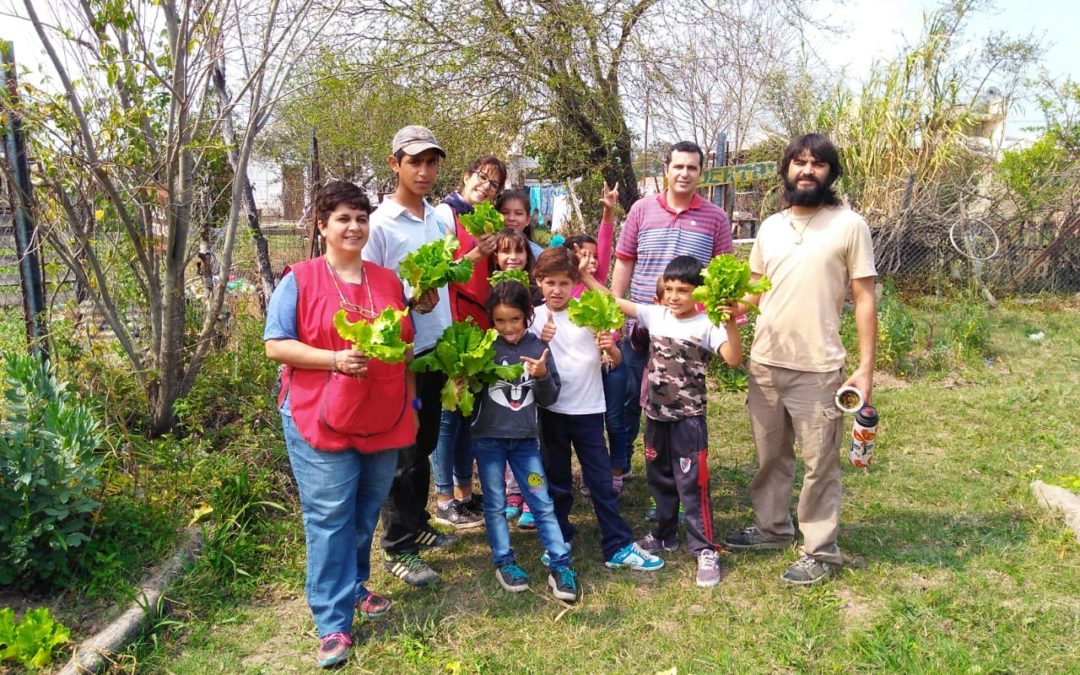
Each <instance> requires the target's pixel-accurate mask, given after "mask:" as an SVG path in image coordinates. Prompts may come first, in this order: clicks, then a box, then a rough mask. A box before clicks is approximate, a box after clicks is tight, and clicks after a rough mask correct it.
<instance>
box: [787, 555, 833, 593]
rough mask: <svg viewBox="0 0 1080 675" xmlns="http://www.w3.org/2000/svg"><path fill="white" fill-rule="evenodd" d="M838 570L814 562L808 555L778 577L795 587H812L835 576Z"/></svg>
mask: <svg viewBox="0 0 1080 675" xmlns="http://www.w3.org/2000/svg"><path fill="white" fill-rule="evenodd" d="M839 568H840V566H839V565H834V564H832V563H827V562H823V561H821V560H815V559H814V558H811V557H810V556H808V555H804V556H803V557H801V558H799V559H798V560H796V561H795V562H793V563H791V566H790V567H788V568H787V569H786V570H784V573H783V574H781V575H780V579H781V580H782V581H786V582H787V583H789V584H793V585H795V586H812V585H814V584H816V583H819V582H822V581H825V580H826V579H828V578H829V577H830V576H832V575H833V574H836V571H837V570H838V569H839Z"/></svg>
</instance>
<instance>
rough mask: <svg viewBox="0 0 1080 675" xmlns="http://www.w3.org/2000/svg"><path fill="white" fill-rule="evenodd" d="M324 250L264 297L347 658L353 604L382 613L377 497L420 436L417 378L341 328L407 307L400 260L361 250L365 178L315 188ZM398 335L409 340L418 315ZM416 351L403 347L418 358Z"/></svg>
mask: <svg viewBox="0 0 1080 675" xmlns="http://www.w3.org/2000/svg"><path fill="white" fill-rule="evenodd" d="M315 210H316V216H317V219H318V226H319V233H320V234H321V235H322V237H323V239H324V240H325V242H326V254H325V255H324V256H321V257H319V258H313V259H311V260H306V261H304V262H301V263H298V264H296V265H294V266H293V267H292V269H291V270H287V271H286V275H285V276H284V277H283V278H282V280H281V283H280V284H279V285H278V287H277V289H276V290H275V291H274V294H273V296H272V297H271V298H270V303H269V306H268V307H267V317H266V327H265V329H264V331H263V340H264V341H265V343H266V355H267V356H268V357H270V358H271V359H273V360H274V361H277V362H279V363H282V364H285V368H284V370H283V372H282V376H281V384H282V387H281V394H280V398H279V407H280V410H281V423H282V427H283V429H284V432H285V446H286V448H287V449H288V452H289V463H290V464H291V465H292V470H293V475H294V476H295V477H296V482H297V485H298V487H299V491H300V507H301V512H302V514H303V520H304V534H305V537H306V540H307V584H306V592H307V600H308V605H309V606H310V607H311V611H312V614H314V616H315V624H316V626H317V628H318V632H319V638H320V644H319V650H318V655H317V659H318V662H319V665H320V666H323V667H329V666H332V665H335V664H337V663H341V662H342V661H344V660H345V659H346V658H348V654H349V650H350V649H351V647H352V637H351V633H352V625H353V618H354V614H356V613H359V614H361V615H362V616H365V617H367V618H374V617H377V616H380V615H382V614H385V613H386V612H387V611H388V610H389V609H390V604H391V603H390V600H388V599H387V598H384V597H382V596H379V595H376V594H374V593H372V592H370V591H368V589H367V588H366V587H365V586H364V582H366V581H367V579H368V576H369V573H370V563H369V560H370V556H371V540H372V534H373V532H374V531H375V524H376V522H377V521H378V517H379V509H380V508H381V507H382V504H383V502H384V501H385V500H386V496H387V494H388V493H389V491H390V484H391V482H392V481H393V478H394V469H395V467H396V466H397V455H398V449H400V448H403V447H407V446H409V445H411V444H412V443H414V442H415V440H416V420H415V414H416V412H415V410H414V406H413V405H412V404H411V403H410V402H411V401H413V400H414V398H415V395H414V393H413V392H414V391H415V382H414V376H413V374H412V373H410V372H408V371H407V370H406V368H405V364H402V363H399V364H394V365H391V364H387V363H383V362H381V361H378V360H375V359H369V358H368V357H366V356H365V355H364V354H362V353H360V352H357V351H354V350H353V349H351V348H350V345H349V343H348V342H346V341H345V340H343V339H342V338H341V337H340V336H339V335H338V334H337V330H336V329H335V328H334V323H333V318H334V315H335V314H336V313H337V312H338V311H339V310H345V312H346V314H347V315H348V318H349V320H350V321H354V322H355V321H358V320H361V319H363V320H367V321H371V320H372V319H374V318H375V317H376V316H378V314H379V313H380V312H382V310H383V309H385V308H386V307H393V308H395V309H397V310H401V309H404V307H405V302H404V292H403V289H402V285H401V282H400V281H399V280H398V279H397V277H396V276H395V275H394V273H393V272H391V271H390V270H388V269H386V268H384V267H380V266H379V265H376V264H374V263H372V262H365V261H364V260H362V259H361V257H360V251H361V250H362V249H363V248H364V244H365V243H367V239H368V233H369V229H368V216H369V215H370V213H371V204H370V203H369V202H368V199H367V196H365V194H364V193H363V191H362V190H361V189H360V188H358V187H357V186H355V185H353V184H351V183H346V182H344V181H335V182H332V183H329V184H328V185H326V186H325V187H323V188H322V189H321V190H319V193H318V194H317V195H316V197H315ZM401 336H402V339H403V340H404V341H405V342H412V336H413V329H412V322H411V321H404V322H402V331H401ZM411 356H412V355H411V353H410V354H408V355H407V358H411Z"/></svg>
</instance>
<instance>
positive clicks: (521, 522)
mask: <svg viewBox="0 0 1080 675" xmlns="http://www.w3.org/2000/svg"><path fill="white" fill-rule="evenodd" d="M518 527H520V528H521V529H523V530H535V529H536V517H535V516H533V514H532V511H525V512H523V513H522V514H521V517H520V518H518Z"/></svg>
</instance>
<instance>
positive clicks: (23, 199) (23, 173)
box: [0, 40, 49, 358]
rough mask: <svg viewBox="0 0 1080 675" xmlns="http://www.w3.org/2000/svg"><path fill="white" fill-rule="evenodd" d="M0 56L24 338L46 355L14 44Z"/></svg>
mask: <svg viewBox="0 0 1080 675" xmlns="http://www.w3.org/2000/svg"><path fill="white" fill-rule="evenodd" d="M0 60H2V63H3V68H4V84H5V85H6V87H7V95H6V97H5V100H4V101H2V103H3V106H2V112H3V118H4V122H5V123H4V154H5V155H6V156H7V163H8V166H9V168H10V172H11V188H10V189H11V205H12V211H13V215H14V218H13V222H14V225H15V252H16V255H17V256H18V258H19V277H20V279H21V282H22V283H21V285H22V295H23V315H24V316H25V318H26V339H27V342H28V344H29V346H30V349H31V350H32V351H33V352H34V354H36V355H38V356H39V357H42V358H48V356H49V353H48V348H47V345H46V344H45V336H46V330H45V284H44V278H43V276H42V271H41V261H40V260H39V259H38V255H37V246H36V245H35V239H36V237H35V232H34V219H33V216H32V215H31V214H32V211H31V206H32V204H33V193H32V192H31V189H32V188H31V185H30V168H29V165H28V164H27V161H26V144H25V142H24V141H23V134H22V125H21V123H20V122H19V116H18V115H17V114H16V112H15V111H16V105H15V104H16V101H18V86H17V85H18V83H17V82H16V79H15V46H14V45H13V44H12V43H11V42H9V41H7V40H0Z"/></svg>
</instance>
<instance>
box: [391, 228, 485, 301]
mask: <svg viewBox="0 0 1080 675" xmlns="http://www.w3.org/2000/svg"><path fill="white" fill-rule="evenodd" d="M458 246H460V244H459V243H458V240H457V239H455V238H454V236H453V235H450V236H447V237H446V238H444V239H436V240H435V241H429V242H428V243H426V244H424V245H423V246H421V247H420V248H418V249H416V250H415V251H413V252H412V253H410V254H409V255H407V256H405V257H404V258H403V259H402V260H401V267H400V269H399V271H398V276H400V277H401V278H402V279H404V280H405V281H406V282H408V284H409V286H410V287H411V288H412V291H413V297H419V296H421V295H423V294H424V293H425V292H427V291H429V290H431V289H433V288H440V287H442V286H445V285H447V284H449V283H452V282H456V283H459V284H461V283H465V282H466V281H468V280H469V277H471V276H472V271H473V264H472V261H471V260H469V259H467V258H462V259H461V260H458V261H455V260H454V251H456V250H458Z"/></svg>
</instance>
